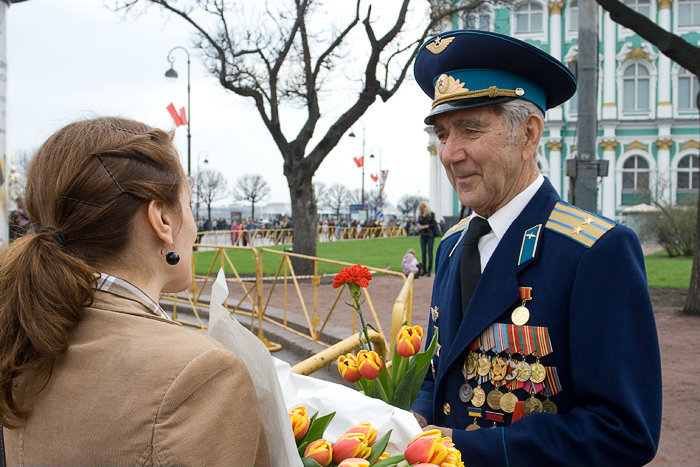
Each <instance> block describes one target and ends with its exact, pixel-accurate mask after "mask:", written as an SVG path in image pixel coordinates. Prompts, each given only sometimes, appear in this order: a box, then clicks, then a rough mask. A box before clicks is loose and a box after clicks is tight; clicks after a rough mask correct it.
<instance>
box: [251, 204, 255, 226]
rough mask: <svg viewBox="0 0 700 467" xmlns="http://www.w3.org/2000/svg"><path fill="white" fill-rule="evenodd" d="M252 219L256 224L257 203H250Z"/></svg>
mask: <svg viewBox="0 0 700 467" xmlns="http://www.w3.org/2000/svg"><path fill="white" fill-rule="evenodd" d="M250 217H252V218H253V222H255V201H253V202H251V203H250Z"/></svg>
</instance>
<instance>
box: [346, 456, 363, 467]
mask: <svg viewBox="0 0 700 467" xmlns="http://www.w3.org/2000/svg"><path fill="white" fill-rule="evenodd" d="M368 465H369V461H368V460H365V459H360V458H357V457H352V458H350V459H345V460H344V461H343V462H341V463H340V464H338V467H367V466H368Z"/></svg>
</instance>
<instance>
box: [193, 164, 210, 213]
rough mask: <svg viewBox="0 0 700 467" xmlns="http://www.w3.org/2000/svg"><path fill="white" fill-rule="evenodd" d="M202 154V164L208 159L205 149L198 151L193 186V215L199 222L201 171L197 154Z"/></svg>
mask: <svg viewBox="0 0 700 467" xmlns="http://www.w3.org/2000/svg"><path fill="white" fill-rule="evenodd" d="M202 154H204V164H205V165H206V164H208V163H209V159H208V157H209V154H207V152H206V151H199V153H197V177H196V182H195V187H194V189H195V195H197V201H196V202H195V207H196V212H195V217H196V219H197V222H199V203H200V201H199V197H200V195H201V193H202V187H201V184H202V173H201V169H200V165H199V156H201V155H202Z"/></svg>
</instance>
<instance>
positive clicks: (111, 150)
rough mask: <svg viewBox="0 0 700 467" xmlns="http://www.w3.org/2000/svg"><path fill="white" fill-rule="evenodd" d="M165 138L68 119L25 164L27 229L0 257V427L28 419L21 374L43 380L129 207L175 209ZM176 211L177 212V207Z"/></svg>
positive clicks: (133, 126) (124, 123)
mask: <svg viewBox="0 0 700 467" xmlns="http://www.w3.org/2000/svg"><path fill="white" fill-rule="evenodd" d="M171 140H172V135H171V134H169V133H166V132H164V131H162V130H158V129H154V128H150V127H148V126H146V125H144V124H142V123H139V122H135V121H132V120H126V119H122V118H97V119H92V120H85V121H80V122H75V123H71V124H70V125H67V126H66V127H64V128H62V129H60V130H58V131H57V132H56V133H54V134H53V135H52V136H51V137H49V139H48V140H47V141H46V142H45V143H44V144H43V145H42V146H41V148H39V150H38V151H37V153H36V155H35V156H34V157H33V158H32V160H31V162H30V164H29V166H28V168H27V186H26V189H25V193H24V198H23V202H24V210H25V211H26V213H27V216H28V217H29V220H30V221H31V225H32V229H31V230H30V231H29V232H28V233H27V234H26V235H25V236H23V237H22V238H19V239H17V240H15V241H14V242H13V243H11V244H10V245H9V246H7V247H5V248H4V249H3V250H2V251H0V390H1V391H2V397H0V422H2V424H3V425H4V426H7V427H14V426H17V423H18V422H20V421H21V420H22V418H24V417H26V416H27V415H28V407H24V405H23V404H21V403H20V402H21V395H20V394H17V391H18V389H17V383H18V379H19V378H20V376H22V377H23V376H24V375H27V376H29V377H32V378H34V377H36V378H39V381H41V378H43V382H44V383H46V382H47V381H48V378H49V377H50V372H51V370H52V366H53V363H54V361H55V360H56V358H57V357H58V356H59V355H60V354H62V353H63V352H64V351H65V350H66V348H67V347H68V343H69V336H70V332H71V330H72V329H73V328H74V327H75V326H76V325H77V324H78V322H79V321H80V317H81V313H82V309H83V307H85V306H86V305H89V304H90V303H91V302H92V298H93V285H94V283H95V273H97V272H99V270H98V268H99V265H100V264H103V263H104V262H108V261H114V260H116V259H118V257H119V255H120V254H122V253H123V252H124V251H125V249H126V247H127V245H128V243H129V239H130V236H131V227H132V224H133V221H134V218H135V215H136V213H137V211H138V210H139V209H140V208H141V206H142V205H143V204H144V203H146V202H149V201H150V200H157V201H160V202H162V203H163V205H164V206H166V207H168V208H173V209H175V208H177V207H179V194H180V192H181V189H182V184H183V183H185V179H184V175H183V172H182V168H181V166H180V164H179V161H178V155H177V152H176V150H175V148H174V147H173V145H172V142H171ZM177 212H180V211H179V210H178V211H177Z"/></svg>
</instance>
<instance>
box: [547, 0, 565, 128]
mask: <svg viewBox="0 0 700 467" xmlns="http://www.w3.org/2000/svg"><path fill="white" fill-rule="evenodd" d="M548 6H549V44H550V45H549V54H550V55H551V56H552V57H554V58H556V59H557V60H560V61H561V59H562V57H561V25H562V21H561V9H562V7H563V6H564V3H562V2H560V1H552V2H549V4H548ZM547 117H548V119H549V120H550V121H560V120H563V108H562V106H561V105H558V106H556V107H555V108H553V109H549V110H548V111H547Z"/></svg>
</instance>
